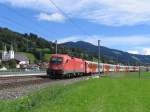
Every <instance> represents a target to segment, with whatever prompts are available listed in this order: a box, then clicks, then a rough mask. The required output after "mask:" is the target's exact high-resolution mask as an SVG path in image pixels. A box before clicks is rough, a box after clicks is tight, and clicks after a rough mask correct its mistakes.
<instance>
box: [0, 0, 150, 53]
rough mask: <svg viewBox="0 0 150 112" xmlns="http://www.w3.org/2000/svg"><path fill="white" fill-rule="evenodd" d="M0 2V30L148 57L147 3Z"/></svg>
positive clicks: (149, 14)
mask: <svg viewBox="0 0 150 112" xmlns="http://www.w3.org/2000/svg"><path fill="white" fill-rule="evenodd" d="M53 2H54V3H55V4H56V5H57V6H58V7H59V8H60V9H62V10H63V11H64V12H65V13H66V14H67V15H68V16H69V17H70V18H71V20H72V21H73V23H74V24H72V23H71V22H70V20H69V19H68V18H67V17H65V16H64V15H63V14H61V13H60V11H59V10H58V9H56V8H55V6H54V5H53V4H52V3H51V2H50V0H0V26H1V27H8V28H10V29H12V30H14V31H18V32H21V33H25V32H26V33H29V32H33V33H36V34H38V35H39V36H41V37H43V38H46V39H47V40H50V41H54V40H56V39H57V40H58V41H59V42H60V43H62V42H67V41H79V40H84V41H87V42H90V43H92V44H95V45H96V44H97V40H98V39H100V40H101V41H102V43H101V44H102V45H103V46H106V47H109V48H113V49H119V50H123V51H127V52H130V53H134V54H145V55H150V44H149V43H150V8H149V6H150V1H149V0H132V1H131V0H53Z"/></svg>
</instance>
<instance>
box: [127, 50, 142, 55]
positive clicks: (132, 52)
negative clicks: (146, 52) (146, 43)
mask: <svg viewBox="0 0 150 112" xmlns="http://www.w3.org/2000/svg"><path fill="white" fill-rule="evenodd" d="M127 52H128V53H131V54H140V53H139V51H138V50H128V51H127Z"/></svg>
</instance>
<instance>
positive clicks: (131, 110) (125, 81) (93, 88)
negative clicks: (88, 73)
mask: <svg viewBox="0 0 150 112" xmlns="http://www.w3.org/2000/svg"><path fill="white" fill-rule="evenodd" d="M142 74H143V75H142ZM142 74H141V76H143V78H141V79H140V80H139V79H138V74H137V73H129V74H124V73H123V74H122V73H120V76H121V77H118V75H119V74H117V75H116V77H113V79H112V77H110V76H109V75H107V77H105V78H101V79H90V80H86V81H81V82H78V83H74V84H71V85H55V86H51V87H48V88H45V89H42V90H40V91H37V92H35V93H33V94H32V95H29V96H25V97H23V98H20V99H17V100H8V101H0V112H149V111H150V108H149V105H150V100H149V99H150V81H149V80H147V79H146V80H145V77H144V75H146V76H147V75H149V76H150V73H142ZM131 75H132V78H131ZM111 76H115V74H111Z"/></svg>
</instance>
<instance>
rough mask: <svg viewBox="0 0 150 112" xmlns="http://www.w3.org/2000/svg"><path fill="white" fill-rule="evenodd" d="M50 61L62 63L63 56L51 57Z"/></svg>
mask: <svg viewBox="0 0 150 112" xmlns="http://www.w3.org/2000/svg"><path fill="white" fill-rule="evenodd" d="M50 62H51V63H52V64H61V63H62V62H63V58H60V57H53V58H51V60H50Z"/></svg>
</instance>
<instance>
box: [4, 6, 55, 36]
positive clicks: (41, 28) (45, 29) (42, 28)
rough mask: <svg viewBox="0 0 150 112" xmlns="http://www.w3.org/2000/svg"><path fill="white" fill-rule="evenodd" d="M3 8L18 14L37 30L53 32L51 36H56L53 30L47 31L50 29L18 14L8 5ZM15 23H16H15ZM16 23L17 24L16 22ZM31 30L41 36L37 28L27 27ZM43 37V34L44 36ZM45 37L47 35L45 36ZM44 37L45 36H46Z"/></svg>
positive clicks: (18, 14)
mask: <svg viewBox="0 0 150 112" xmlns="http://www.w3.org/2000/svg"><path fill="white" fill-rule="evenodd" d="M1 6H2V7H4V8H7V9H8V10H9V11H11V12H12V13H14V14H16V15H17V16H19V17H21V18H22V20H23V21H27V22H32V24H34V26H36V27H37V28H40V30H43V31H44V32H45V31H48V32H51V35H52V34H56V32H54V31H53V30H52V29H51V30H47V29H48V28H46V27H45V26H42V25H40V24H37V23H35V21H33V20H32V19H30V20H29V19H28V17H27V16H26V15H24V14H23V13H18V12H17V11H16V10H14V9H12V8H10V7H8V6H7V5H1ZM13 22H14V21H13ZM15 23H16V22H15ZM27 27H28V28H29V29H32V30H33V31H34V32H37V33H38V34H41V33H40V30H39V29H37V28H36V27H34V28H33V27H30V26H29V25H28V26H27ZM42 35H43V34H42ZM44 35H45V34H44ZM44 35H43V36H44ZM45 37H47V35H45Z"/></svg>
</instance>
